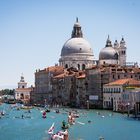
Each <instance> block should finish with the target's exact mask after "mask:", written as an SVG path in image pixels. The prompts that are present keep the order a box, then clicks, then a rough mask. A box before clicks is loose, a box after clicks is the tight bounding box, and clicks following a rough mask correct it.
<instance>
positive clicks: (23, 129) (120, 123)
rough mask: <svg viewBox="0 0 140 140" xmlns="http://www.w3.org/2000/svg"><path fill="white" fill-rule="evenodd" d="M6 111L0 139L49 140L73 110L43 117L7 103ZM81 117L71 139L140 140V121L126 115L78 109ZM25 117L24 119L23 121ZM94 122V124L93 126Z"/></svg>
mask: <svg viewBox="0 0 140 140" xmlns="http://www.w3.org/2000/svg"><path fill="white" fill-rule="evenodd" d="M2 110H4V111H5V112H6V114H5V116H3V117H2V118H1V119H0V140H48V134H47V130H48V129H49V128H50V126H51V125H52V123H53V122H54V123H55V130H54V131H55V132H57V131H59V130H61V124H62V121H63V120H66V121H67V113H68V111H69V110H70V109H67V108H66V109H59V110H60V113H56V112H55V109H54V108H53V109H51V112H49V113H47V117H46V118H45V119H43V118H42V109H38V108H34V109H31V113H29V112H28V111H27V110H22V109H21V110H17V109H16V108H12V109H11V107H10V105H7V104H3V105H1V106H0V111H2ZM78 112H79V115H80V117H79V118H76V123H75V124H74V125H72V126H71V127H70V128H69V130H68V131H69V140H99V137H101V136H102V137H104V139H105V140H138V139H140V121H139V120H136V119H133V118H128V117H127V115H126V114H119V113H112V112H111V111H103V110H89V111H88V110H78ZM22 115H24V119H22V117H21V116H22ZM89 120H90V123H89Z"/></svg>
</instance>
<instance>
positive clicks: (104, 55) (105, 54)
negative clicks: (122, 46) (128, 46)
mask: <svg viewBox="0 0 140 140" xmlns="http://www.w3.org/2000/svg"><path fill="white" fill-rule="evenodd" d="M105 59H115V60H117V59H118V53H117V51H116V50H115V49H114V48H113V47H105V48H103V49H102V50H101V52H100V54H99V60H105Z"/></svg>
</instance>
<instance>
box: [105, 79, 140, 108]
mask: <svg viewBox="0 0 140 140" xmlns="http://www.w3.org/2000/svg"><path fill="white" fill-rule="evenodd" d="M139 87H140V81H138V80H134V79H132V78H127V79H119V80H116V81H114V82H111V83H108V84H105V85H104V86H103V108H105V109H113V111H127V109H128V105H129V109H132V108H134V104H135V103H136V102H138V101H139V99H138V98H137V99H136V97H138V95H139V94H136V90H135V89H137V90H138V88H139Z"/></svg>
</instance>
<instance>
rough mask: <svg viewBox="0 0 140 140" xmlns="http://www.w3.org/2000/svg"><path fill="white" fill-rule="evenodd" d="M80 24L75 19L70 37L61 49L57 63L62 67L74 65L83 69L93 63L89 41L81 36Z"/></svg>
mask: <svg viewBox="0 0 140 140" xmlns="http://www.w3.org/2000/svg"><path fill="white" fill-rule="evenodd" d="M81 28H82V27H81V25H80V23H79V21H78V18H77V19H76V23H75V24H74V26H73V31H72V35H71V38H70V39H68V40H67V41H66V42H65V43H64V45H63V48H62V50H61V58H60V59H59V65H60V66H63V67H64V68H70V67H74V68H77V69H78V70H84V69H86V68H88V67H91V66H92V65H93V64H94V55H93V51H92V47H91V45H90V44H89V42H88V41H87V40H86V39H84V38H83V33H82V29H81Z"/></svg>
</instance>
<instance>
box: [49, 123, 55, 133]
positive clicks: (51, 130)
mask: <svg viewBox="0 0 140 140" xmlns="http://www.w3.org/2000/svg"><path fill="white" fill-rule="evenodd" d="M53 131H54V123H53V124H52V126H51V127H50V128H49V130H48V134H53Z"/></svg>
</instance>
